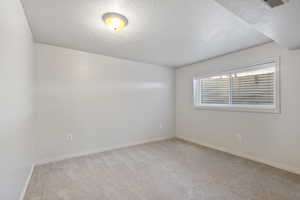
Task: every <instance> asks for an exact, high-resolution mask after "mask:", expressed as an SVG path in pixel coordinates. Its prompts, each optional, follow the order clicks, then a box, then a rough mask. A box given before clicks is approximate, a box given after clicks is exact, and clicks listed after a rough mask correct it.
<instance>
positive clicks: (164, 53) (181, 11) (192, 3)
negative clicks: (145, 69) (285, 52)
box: [22, 0, 270, 67]
mask: <svg viewBox="0 0 300 200" xmlns="http://www.w3.org/2000/svg"><path fill="white" fill-rule="evenodd" d="M22 2H23V4H24V8H25V11H26V13H27V16H28V18H29V23H30V25H31V28H32V31H33V34H34V37H35V40H36V41H37V42H41V43H47V44H52V45H57V46H62V47H66V48H72V49H78V50H83V51H87V52H93V53H98V54H103V55H107V56H113V57H118V58H126V59H130V60H136V61H141V62H146V63H153V64H158V65H162V66H171V67H177V66H182V65H186V64H189V63H194V62H197V61H201V60H204V59H208V58H211V57H215V56H218V55H223V54H226V53H229V52H233V51H237V50H240V49H243V48H247V47H250V46H254V45H257V44H261V43H265V42H268V41H270V39H269V38H267V37H265V36H264V35H262V34H261V33H258V32H257V31H256V30H254V29H252V28H251V27H250V26H249V25H247V24H246V23H244V22H243V21H242V20H240V19H239V18H238V17H236V16H235V15H233V14H232V13H231V12H229V11H227V10H226V9H224V8H223V7H222V6H220V5H219V4H218V3H216V2H215V1H214V0H22ZM111 11H113V12H119V13H121V14H123V15H125V16H127V17H128V19H129V25H128V27H126V28H125V29H124V30H123V31H120V32H112V31H111V30H110V29H108V27H106V26H105V25H104V24H103V23H102V21H101V17H102V15H103V14H104V13H105V12H111Z"/></svg>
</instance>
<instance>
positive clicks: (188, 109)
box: [176, 43, 300, 173]
mask: <svg viewBox="0 0 300 200" xmlns="http://www.w3.org/2000/svg"><path fill="white" fill-rule="evenodd" d="M279 56H281V89H282V91H281V99H282V100H281V111H282V112H281V114H266V113H249V112H229V111H211V110H200V109H194V108H193V101H192V79H193V76H194V75H197V74H201V73H211V72H218V71H222V70H226V69H231V68H234V67H239V66H241V67H242V66H245V65H248V64H251V63H256V62H257V61H262V60H264V59H265V58H268V57H274V58H278V57H279ZM299 75H300V50H298V51H288V50H284V49H281V48H280V47H278V46H277V45H276V44H274V43H269V44H265V45H262V46H259V47H255V48H251V49H248V50H243V51H240V52H237V53H232V54H229V55H226V56H223V57H218V58H215V59H211V60H208V61H205V62H200V63H197V64H194V65H190V66H187V67H183V68H180V69H177V70H176V135H177V136H178V137H180V138H183V139H186V140H189V141H192V142H195V143H199V144H203V145H207V146H211V147H214V148H217V149H221V150H223V151H228V152H231V153H233V154H237V155H241V156H244V157H248V158H251V159H254V160H258V161H261V162H265V163H267V164H271V165H273V166H276V167H280V168H285V169H287V170H290V171H294V172H297V173H300V156H299V147H300V125H299V122H300V120H299V113H300V103H299V102H300V92H299V88H298V87H299V85H300V78H299ZM237 134H240V135H241V136H242V142H241V143H240V142H239V140H238V138H237V137H236V135H237Z"/></svg>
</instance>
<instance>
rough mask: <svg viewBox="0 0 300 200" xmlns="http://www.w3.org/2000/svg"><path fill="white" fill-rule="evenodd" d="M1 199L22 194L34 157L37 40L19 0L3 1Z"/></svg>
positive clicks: (0, 10)
mask: <svg viewBox="0 0 300 200" xmlns="http://www.w3.org/2000/svg"><path fill="white" fill-rule="evenodd" d="M0 44H1V45H0V91H1V92H0V158H1V162H0V199H1V200H2V199H3V200H17V199H19V198H20V195H21V193H22V190H23V187H24V185H25V182H26V179H27V177H28V175H29V174H30V171H31V165H32V164H33V160H34V152H33V151H34V149H33V145H34V138H33V134H32V131H31V127H30V125H31V118H32V113H33V112H32V111H33V106H32V89H33V79H32V73H33V67H32V65H33V55H32V54H33V42H32V35H31V31H30V29H29V27H28V24H27V21H26V17H25V15H24V12H23V9H22V5H21V3H20V2H19V0H1V1H0Z"/></svg>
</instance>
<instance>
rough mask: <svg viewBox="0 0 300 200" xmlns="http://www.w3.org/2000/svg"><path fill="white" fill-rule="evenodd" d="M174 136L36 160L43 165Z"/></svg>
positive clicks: (169, 137) (37, 163)
mask: <svg viewBox="0 0 300 200" xmlns="http://www.w3.org/2000/svg"><path fill="white" fill-rule="evenodd" d="M172 138H175V137H174V136H168V137H160V138H156V139H148V140H142V141H139V142H133V143H127V144H124V145H115V146H110V147H104V148H97V149H93V150H88V151H83V152H79V153H74V154H65V155H61V156H57V157H53V158H47V159H42V160H39V161H38V162H36V165H43V164H47V163H51V162H57V161H61V160H66V159H70V158H76V157H80V156H86V155H90V154H95V153H101V152H105V151H112V150H116V149H122V148H126V147H131V146H136V145H141V144H146V143H152V142H158V141H163V140H169V139H172Z"/></svg>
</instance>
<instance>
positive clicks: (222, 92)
mask: <svg viewBox="0 0 300 200" xmlns="http://www.w3.org/2000/svg"><path fill="white" fill-rule="evenodd" d="M200 91H201V92H200V95H201V97H200V102H201V104H228V103H229V75H222V76H213V77H209V78H205V79H200Z"/></svg>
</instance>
